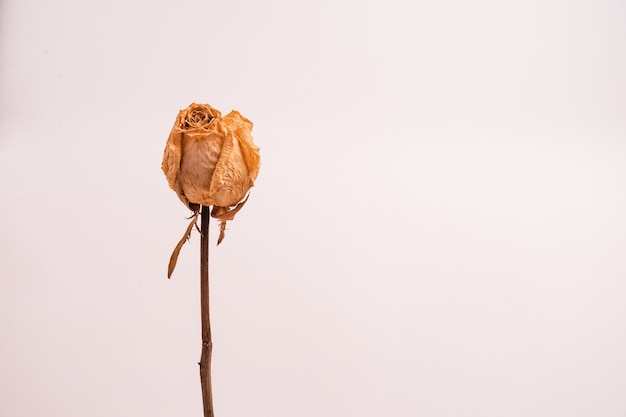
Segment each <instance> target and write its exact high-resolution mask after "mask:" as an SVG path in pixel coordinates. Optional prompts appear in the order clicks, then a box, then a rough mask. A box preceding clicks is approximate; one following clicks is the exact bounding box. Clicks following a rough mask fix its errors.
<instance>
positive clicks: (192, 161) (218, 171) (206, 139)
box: [161, 103, 261, 244]
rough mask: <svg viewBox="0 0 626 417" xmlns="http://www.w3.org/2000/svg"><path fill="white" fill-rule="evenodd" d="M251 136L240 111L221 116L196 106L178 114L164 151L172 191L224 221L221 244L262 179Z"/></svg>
mask: <svg viewBox="0 0 626 417" xmlns="http://www.w3.org/2000/svg"><path fill="white" fill-rule="evenodd" d="M251 132H252V122H251V121H250V120H248V119H246V118H245V117H243V116H242V115H241V114H240V113H239V112H238V111H236V110H233V111H231V112H230V113H228V114H227V115H226V116H222V113H221V112H220V111H219V110H217V109H215V108H213V107H211V106H210V105H208V104H196V103H192V104H191V105H190V106H189V107H187V108H186V109H184V110H181V111H180V112H179V113H178V117H177V118H176V122H175V123H174V127H172V131H171V132H170V136H169V138H168V139H167V144H166V145H165V151H164V153H163V163H162V165H161V168H162V169H163V172H164V173H165V176H166V178H167V181H168V183H169V186H170V188H172V190H174V191H175V192H176V194H177V195H178V198H179V199H180V200H181V201H182V202H183V203H184V204H185V205H186V206H187V207H189V208H190V209H191V210H193V211H194V212H196V213H197V212H198V210H199V209H200V206H201V205H203V206H213V210H212V211H211V216H212V217H215V218H217V219H219V220H220V221H221V227H220V237H219V239H218V244H219V243H220V242H221V241H222V239H223V237H224V230H225V228H226V221H227V220H233V219H234V216H235V214H236V213H237V212H238V211H239V210H240V209H241V207H243V205H244V204H245V202H246V201H247V197H246V194H247V193H248V190H249V189H250V187H252V186H253V185H254V180H255V179H256V177H257V175H258V173H259V166H260V162H261V156H260V153H259V148H258V147H257V146H256V145H255V144H254V142H253V141H252V133H251ZM244 197H246V198H245V199H244Z"/></svg>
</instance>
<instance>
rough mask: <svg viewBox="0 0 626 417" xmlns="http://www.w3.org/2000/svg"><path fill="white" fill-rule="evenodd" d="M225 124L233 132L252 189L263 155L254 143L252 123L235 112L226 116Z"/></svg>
mask: <svg viewBox="0 0 626 417" xmlns="http://www.w3.org/2000/svg"><path fill="white" fill-rule="evenodd" d="M224 123H226V125H227V126H228V129H229V130H231V131H232V132H233V133H234V134H235V137H236V138H237V141H239V148H240V149H241V153H242V155H243V159H244V161H245V162H246V166H247V168H248V178H249V179H250V187H252V186H253V185H254V180H256V177H257V175H259V168H260V166H261V154H260V152H259V147H258V146H256V145H255V144H254V142H253V141H252V126H253V125H252V122H251V121H250V120H248V119H246V118H245V117H243V116H242V115H241V114H240V113H239V112H238V111H237V110H233V111H231V112H230V113H228V114H227V115H226V116H224Z"/></svg>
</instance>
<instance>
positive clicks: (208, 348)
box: [198, 206, 214, 417]
mask: <svg viewBox="0 0 626 417" xmlns="http://www.w3.org/2000/svg"><path fill="white" fill-rule="evenodd" d="M210 215H211V213H210V209H209V207H207V206H202V212H201V215H200V233H201V236H200V314H201V318H202V354H201V356H200V362H199V363H198V365H200V385H201V387H202V404H203V407H204V417H214V414H213V392H212V388H211V354H212V352H213V342H212V341H211V315H210V310H209V217H210Z"/></svg>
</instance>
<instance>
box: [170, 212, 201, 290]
mask: <svg viewBox="0 0 626 417" xmlns="http://www.w3.org/2000/svg"><path fill="white" fill-rule="evenodd" d="M199 213H200V211H196V212H195V213H194V215H193V216H192V218H191V223H189V226H187V230H185V234H184V235H183V237H182V239H181V240H180V242H178V244H177V245H176V247H175V248H174V251H173V252H172V256H170V262H169V264H168V265H167V277H168V278H170V277H171V276H172V273H173V272H174V268H176V262H177V261H178V254H179V253H180V250H181V249H182V248H183V245H184V244H185V242H186V241H188V240H189V236H191V230H192V229H193V227H194V226H196V229H197V228H198V226H197V221H198V214H199Z"/></svg>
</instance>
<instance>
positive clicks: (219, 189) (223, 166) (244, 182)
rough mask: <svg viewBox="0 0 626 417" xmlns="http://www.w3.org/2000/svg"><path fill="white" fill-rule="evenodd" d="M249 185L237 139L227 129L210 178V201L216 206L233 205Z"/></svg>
mask: <svg viewBox="0 0 626 417" xmlns="http://www.w3.org/2000/svg"><path fill="white" fill-rule="evenodd" d="M250 185H251V184H250V178H249V175H248V167H247V165H246V163H245V160H244V156H243V153H242V151H241V147H240V146H239V141H238V140H237V138H236V137H235V135H234V133H233V132H231V131H228V132H227V135H226V138H225V139H224V146H223V147H222V154H221V156H220V159H219V161H217V166H216V167H215V171H214V172H213V178H212V180H211V189H210V192H209V194H210V196H211V201H212V203H213V205H216V206H222V207H228V206H233V205H235V204H237V203H238V202H239V201H241V199H242V198H244V197H245V195H246V193H247V192H248V190H249V189H250Z"/></svg>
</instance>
